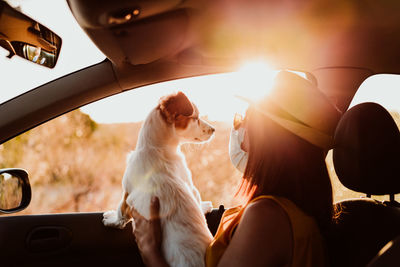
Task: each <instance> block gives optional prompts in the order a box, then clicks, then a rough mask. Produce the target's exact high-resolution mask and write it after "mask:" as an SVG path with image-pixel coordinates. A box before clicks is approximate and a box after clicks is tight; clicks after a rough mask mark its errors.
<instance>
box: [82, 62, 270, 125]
mask: <svg viewBox="0 0 400 267" xmlns="http://www.w3.org/2000/svg"><path fill="white" fill-rule="evenodd" d="M276 73H277V71H275V70H272V69H271V68H269V67H268V65H267V64H266V63H265V62H262V61H254V62H247V63H245V64H243V65H242V66H241V67H240V68H238V71H235V72H231V73H223V74H214V75H207V76H200V77H193V78H186V79H178V80H173V81H168V82H163V83H158V84H153V85H149V86H144V87H141V88H138V89H134V90H131V91H127V92H124V93H122V94H119V95H116V96H112V97H108V98H106V99H104V100H100V101H98V102H95V103H93V104H90V105H87V106H85V107H83V108H82V111H83V112H85V113H87V114H89V115H90V116H91V118H92V119H94V120H95V121H97V122H99V123H118V122H138V121H142V120H144V119H145V117H146V116H147V114H148V113H149V112H150V110H151V109H152V108H154V107H155V106H156V105H157V102H158V99H159V98H160V97H161V96H164V95H167V94H170V93H173V92H177V91H182V92H183V93H185V94H186V95H187V96H188V97H189V99H191V100H192V101H193V102H194V103H195V104H196V105H197V107H198V108H199V110H200V114H201V116H206V117H207V118H208V119H209V120H211V121H225V122H229V123H231V122H232V120H233V116H234V114H235V113H240V114H243V113H244V111H245V110H246V109H247V107H248V104H247V103H246V102H244V101H243V100H241V99H239V98H237V96H238V95H239V96H243V97H246V98H250V99H252V100H257V99H258V98H260V97H262V96H264V95H266V94H268V91H269V90H270V89H271V87H272V84H273V79H274V77H275V75H276ZM110 111H111V112H110Z"/></svg>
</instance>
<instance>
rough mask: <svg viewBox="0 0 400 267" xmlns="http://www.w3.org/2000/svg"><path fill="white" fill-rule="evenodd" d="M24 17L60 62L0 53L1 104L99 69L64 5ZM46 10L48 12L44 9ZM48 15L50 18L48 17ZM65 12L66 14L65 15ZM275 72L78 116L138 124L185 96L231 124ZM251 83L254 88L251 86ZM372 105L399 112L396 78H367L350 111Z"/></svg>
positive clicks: (96, 54) (257, 69)
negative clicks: (161, 104) (46, 63)
mask: <svg viewBox="0 0 400 267" xmlns="http://www.w3.org/2000/svg"><path fill="white" fill-rule="evenodd" d="M13 2H14V6H15V5H18V4H22V5H21V10H22V12H23V13H25V14H27V15H29V16H31V17H34V18H35V19H37V20H38V21H39V22H41V23H42V24H44V25H46V26H48V27H49V28H50V29H51V30H53V31H54V32H56V33H58V34H59V35H60V36H61V37H62V39H63V47H62V49H61V54H60V57H59V62H58V63H57V66H56V67H55V68H54V69H48V68H45V67H42V66H39V65H37V64H34V63H31V62H28V61H26V60H24V59H20V58H18V57H16V56H14V57H13V58H12V59H8V58H6V55H7V54H8V52H7V51H6V50H5V49H3V48H1V47H0V77H1V85H0V91H1V94H0V103H1V102H4V101H6V100H8V99H10V98H12V97H14V96H17V95H19V94H21V93H23V92H25V91H27V90H30V89H32V88H35V87H36V86H38V85H40V84H43V83H45V82H48V81H51V80H53V79H55V78H57V77H60V76H63V75H65V74H68V73H70V72H72V71H75V70H78V69H81V68H83V67H86V66H89V65H92V64H95V63H98V62H100V61H102V60H103V59H104V58H105V57H104V55H103V54H102V53H101V51H99V50H98V49H97V47H96V46H95V45H94V44H93V43H92V42H91V41H90V39H89V38H88V37H87V36H86V34H85V33H84V32H83V31H82V29H81V28H80V27H79V25H78V24H77V23H76V21H75V19H74V18H73V16H72V14H71V13H70V11H69V10H68V6H67V4H66V1H64V0H19V1H15V0H14V1H13ZM43 6H46V8H42V7H43ZM49 10H51V12H48V11H49ZM66 11H67V12H66ZM275 74H276V71H273V70H271V69H270V68H269V67H268V63H267V62H244V63H243V66H241V67H239V68H238V70H237V71H236V72H234V73H228V74H218V75H210V76H203V77H196V78H188V79H181V80H176V81H169V82H165V83H160V84H155V85H150V86H146V87H143V88H139V89H135V90H131V91H128V92H125V93H122V94H119V95H116V96H113V97H109V98H107V99H104V100H100V101H97V102H95V103H93V104H90V105H88V106H86V107H83V108H82V109H81V110H82V111H83V112H85V113H87V114H89V115H90V116H91V117H92V119H94V120H95V121H97V122H99V123H115V122H131V121H141V120H143V119H144V118H145V116H146V115H147V114H148V112H149V111H150V110H151V109H152V108H153V107H154V106H155V105H156V104H157V101H158V99H159V97H160V96H162V95H166V94H168V93H171V92H176V91H183V92H184V93H186V94H187V95H188V97H189V98H190V99H191V100H192V101H193V102H194V103H196V105H197V106H198V108H199V110H200V113H201V114H202V115H204V116H207V117H208V119H210V120H213V121H216V120H219V121H231V120H232V118H233V114H234V113H235V112H239V113H241V112H243V110H244V109H245V108H246V104H245V103H243V102H242V101H241V100H239V99H237V98H236V97H235V95H244V96H250V95H251V96H253V97H257V96H258V95H263V94H265V93H267V92H268V88H270V87H271V86H270V85H271V84H272V81H273V77H274V76H275ZM249 81H253V83H252V84H253V85H254V84H257V85H259V86H249ZM366 101H373V102H377V103H380V104H381V105H383V106H384V107H386V108H387V109H389V110H395V111H400V76H396V75H377V76H373V77H370V78H368V79H367V80H366V81H365V82H364V83H363V84H362V85H361V88H360V89H359V91H358V93H357V94H356V96H355V98H354V99H353V102H352V105H355V104H357V103H361V102H366Z"/></svg>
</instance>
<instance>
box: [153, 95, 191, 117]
mask: <svg viewBox="0 0 400 267" xmlns="http://www.w3.org/2000/svg"><path fill="white" fill-rule="evenodd" d="M159 107H160V110H161V114H162V115H163V117H164V118H165V119H166V120H167V122H169V123H173V122H174V121H175V119H176V117H178V116H179V115H182V116H186V117H188V116H190V115H192V114H193V111H194V108H193V105H192V103H191V102H190V100H189V99H188V98H187V96H186V95H185V94H184V93H182V92H178V93H176V94H172V95H168V96H165V97H162V98H161V99H160V103H159Z"/></svg>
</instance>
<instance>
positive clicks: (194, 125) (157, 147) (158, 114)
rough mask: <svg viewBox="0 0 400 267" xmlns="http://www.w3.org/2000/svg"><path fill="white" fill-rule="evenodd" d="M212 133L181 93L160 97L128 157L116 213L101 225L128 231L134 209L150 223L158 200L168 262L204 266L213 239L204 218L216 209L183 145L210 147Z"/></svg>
mask: <svg viewBox="0 0 400 267" xmlns="http://www.w3.org/2000/svg"><path fill="white" fill-rule="evenodd" d="M214 131H215V129H214V128H213V127H212V126H211V125H210V124H208V123H207V122H205V121H204V120H202V119H200V117H199V111H198V109H197V107H196V106H195V105H194V104H193V103H192V102H191V101H190V100H189V99H188V98H187V97H186V95H185V94H183V93H182V92H178V93H175V94H172V95H168V96H165V97H162V98H161V99H160V101H159V104H158V105H157V107H155V108H154V109H153V110H152V111H151V112H150V114H149V115H148V116H147V118H146V119H145V121H144V123H143V126H142V128H141V129H140V132H139V137H138V141H137V145H136V149H135V150H134V151H133V152H131V153H130V154H129V155H128V159H127V167H126V170H125V174H124V177H123V180H122V187H123V197H122V200H121V202H120V203H119V206H118V209H117V210H116V211H115V210H112V211H108V212H105V213H104V214H103V224H104V225H105V226H110V227H116V228H121V229H122V228H124V226H125V225H126V224H127V223H128V222H129V221H130V220H131V214H130V211H131V208H132V207H133V208H135V209H136V210H137V211H138V212H139V213H140V214H141V215H142V216H143V217H145V218H147V219H149V217H150V201H151V198H152V197H153V196H157V197H158V198H159V200H160V217H161V227H162V230H163V243H162V251H163V253H164V256H165V259H166V261H167V262H168V263H169V265H170V266H196V267H198V266H204V255H205V251H206V248H207V246H208V245H209V244H210V242H211V240H212V235H211V233H210V231H209V229H208V227H207V222H206V220H205V216H204V214H206V213H208V212H210V211H211V210H212V204H211V202H209V201H201V198H200V194H199V191H198V190H197V189H196V187H195V186H194V185H193V182H192V178H191V172H190V171H189V169H188V167H187V164H186V161H185V157H184V155H183V153H182V152H181V150H180V145H181V144H183V143H202V142H206V141H208V140H209V139H210V138H211V137H212V136H213V134H214ZM132 227H135V222H134V221H133V222H132Z"/></svg>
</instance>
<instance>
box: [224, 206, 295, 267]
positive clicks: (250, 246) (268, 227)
mask: <svg viewBox="0 0 400 267" xmlns="http://www.w3.org/2000/svg"><path fill="white" fill-rule="evenodd" d="M292 250H293V241H292V230H291V224H290V220H289V218H288V216H287V214H286V213H285V211H284V210H283V208H281V207H280V205H279V204H278V203H276V202H275V201H274V200H271V199H259V200H257V201H255V202H253V203H251V204H249V205H248V206H247V208H246V210H245V211H244V214H243V217H242V218H241V221H240V223H239V225H238V227H237V229H236V231H235V233H234V235H233V237H232V240H231V243H230V245H229V247H228V249H227V251H226V252H225V255H224V257H223V259H221V263H222V264H221V266H246V265H241V264H238V265H236V264H235V265H229V264H233V262H234V261H236V262H237V263H243V264H244V263H247V264H248V263H251V266H265V265H271V266H285V265H287V264H288V263H289V262H290V260H291V257H292ZM224 263H225V264H224ZM247 266H249V265H247Z"/></svg>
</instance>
